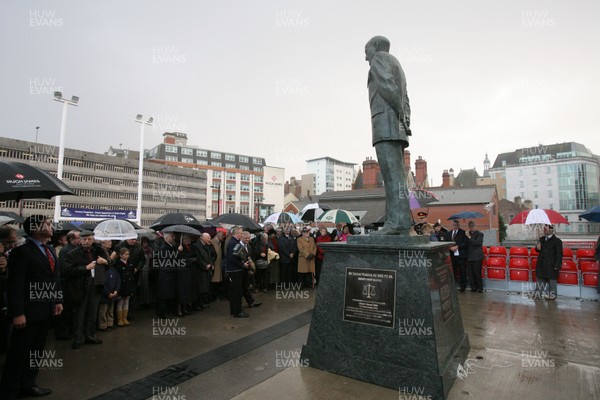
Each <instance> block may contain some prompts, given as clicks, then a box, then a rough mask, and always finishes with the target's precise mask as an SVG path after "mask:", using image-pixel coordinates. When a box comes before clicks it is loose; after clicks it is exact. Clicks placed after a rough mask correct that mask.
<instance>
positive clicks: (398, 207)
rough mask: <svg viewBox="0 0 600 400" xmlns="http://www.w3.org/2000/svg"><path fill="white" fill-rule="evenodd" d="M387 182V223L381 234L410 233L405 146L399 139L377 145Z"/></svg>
mask: <svg viewBox="0 0 600 400" xmlns="http://www.w3.org/2000/svg"><path fill="white" fill-rule="evenodd" d="M375 151H376V152H377V160H378V161H379V166H380V167H381V175H382V177H383V182H384V184H385V224H384V225H383V228H382V229H380V230H379V231H377V232H374V233H376V234H377V233H379V234H383V235H385V234H408V230H409V229H410V227H411V216H410V206H409V204H408V195H409V193H408V185H407V183H406V173H405V171H404V148H403V147H402V142H401V141H399V140H394V141H391V140H390V141H383V142H379V143H377V144H376V145H375Z"/></svg>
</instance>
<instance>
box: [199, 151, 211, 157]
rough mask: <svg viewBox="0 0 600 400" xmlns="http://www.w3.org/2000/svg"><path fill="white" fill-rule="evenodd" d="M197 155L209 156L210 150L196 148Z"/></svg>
mask: <svg viewBox="0 0 600 400" xmlns="http://www.w3.org/2000/svg"><path fill="white" fill-rule="evenodd" d="M196 156H197V157H208V151H206V150H196Z"/></svg>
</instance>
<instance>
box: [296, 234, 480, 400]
mask: <svg viewBox="0 0 600 400" xmlns="http://www.w3.org/2000/svg"><path fill="white" fill-rule="evenodd" d="M351 239H352V240H351V241H349V243H327V244H321V246H322V247H323V249H324V250H325V254H326V256H325V261H324V265H323V268H322V271H321V278H320V282H319V287H318V289H317V297H316V303H315V308H314V311H313V316H312V322H311V325H310V332H309V335H308V340H307V344H306V345H305V346H303V349H302V358H303V359H304V360H308V364H309V365H310V366H311V367H314V368H318V369H322V370H326V371H329V372H333V373H337V374H340V375H345V376H349V377H352V378H355V379H360V380H363V381H366V382H371V383H374V384H377V385H381V386H385V387H389V388H393V389H396V390H399V392H400V393H401V395H400V398H403V397H402V396H403V395H404V394H403V393H405V396H406V397H405V398H413V397H414V395H419V396H421V398H426V399H444V398H445V397H446V395H447V394H448V392H449V391H450V388H451V387H452V384H453V383H454V380H455V379H456V373H457V370H458V368H459V365H461V364H464V361H465V360H466V358H467V355H468V352H469V339H468V337H467V335H466V334H465V332H464V328H463V323H462V317H461V313H460V308H459V304H458V299H457V292H456V289H455V284H454V277H453V274H452V269H451V268H452V267H451V265H450V258H449V252H448V247H449V244H448V243H437V242H433V243H430V242H429V241H428V240H426V238H423V237H418V238H409V237H398V236H396V237H394V236H387V237H384V236H379V237H376V236H362V237H359V236H356V237H351ZM415 398H417V397H415Z"/></svg>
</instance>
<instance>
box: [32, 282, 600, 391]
mask: <svg viewBox="0 0 600 400" xmlns="http://www.w3.org/2000/svg"><path fill="white" fill-rule="evenodd" d="M275 296H276V295H275V292H270V293H268V294H259V295H256V297H257V299H258V300H261V301H264V304H263V306H261V307H260V308H258V309H250V311H249V312H250V314H251V317H250V318H247V319H234V318H231V317H229V316H228V303H226V302H217V303H214V304H213V306H212V307H211V309H209V310H206V311H203V312H199V313H195V314H192V315H191V316H186V317H184V318H178V319H175V320H174V322H172V323H171V324H172V325H169V326H165V325H162V326H160V325H158V324H157V321H158V320H157V319H155V318H154V315H153V313H152V312H151V311H150V310H146V311H141V312H138V313H137V318H136V320H135V321H134V322H133V323H132V325H131V326H130V327H128V328H119V329H116V330H113V331H109V332H100V333H99V334H98V336H99V337H100V338H101V339H102V340H104V343H103V344H102V345H98V346H94V345H84V346H83V347H82V348H81V349H79V350H77V351H74V350H72V349H71V348H70V342H58V341H54V340H53V339H51V340H50V341H49V344H48V346H47V350H50V351H56V353H55V356H54V357H55V358H56V359H57V360H61V364H62V366H61V367H60V368H58V369H46V370H43V371H42V372H41V373H40V376H39V378H38V384H39V385H40V386H43V387H50V388H52V389H53V391H54V393H53V394H52V395H51V396H49V397H46V398H48V399H61V400H62V399H65V400H66V399H88V398H91V397H95V396H99V395H102V394H105V393H107V392H109V391H111V390H112V389H114V388H118V387H121V386H123V385H126V384H128V383H130V382H133V381H136V380H139V379H143V378H145V377H147V376H148V375H150V374H152V373H155V372H157V371H161V370H164V369H166V368H167V367H169V366H172V365H174V364H178V363H182V362H184V361H186V360H189V359H192V358H194V357H198V356H200V355H203V354H205V353H207V352H209V351H211V350H214V349H219V348H222V347H221V346H223V345H227V344H228V343H232V342H234V341H235V340H237V339H241V338H246V337H249V336H248V335H251V334H253V333H257V332H258V333H261V332H265V331H267V330H269V329H271V330H273V326H274V325H276V324H277V323H279V322H280V321H283V320H288V319H290V318H293V317H295V316H299V315H300V314H302V313H303V312H305V311H307V310H310V309H311V308H312V306H313V301H314V296H313V293H312V292H311V293H310V298H309V299H301V300H282V299H276V298H275ZM459 299H460V305H461V310H462V315H463V320H464V324H465V330H466V331H467V333H468V335H469V338H470V341H471V352H470V355H469V361H468V362H467V363H466V365H465V366H464V367H465V368H464V370H462V371H460V378H459V379H457V381H456V383H455V384H454V386H453V388H452V390H451V391H450V395H449V399H540V400H541V399H544V400H551V399H565V400H566V399H568V400H577V399H582V400H588V399H600V321H599V319H600V303H598V302H591V301H583V302H582V301H579V300H574V299H566V298H559V299H558V300H557V301H556V302H546V301H543V300H536V301H534V300H530V299H527V298H523V297H521V295H517V294H511V295H506V294H504V293H498V292H486V293H484V294H476V293H469V292H467V293H461V294H460V296H459ZM153 324H154V326H153ZM175 324H176V325H175ZM308 327H309V325H304V326H302V327H300V328H299V329H295V330H293V331H291V332H287V333H285V334H284V335H283V336H278V337H277V338H276V339H274V340H271V341H269V342H268V343H265V344H264V345H261V346H260V347H257V348H255V349H253V350H250V351H247V350H245V349H243V348H241V349H240V350H239V351H240V354H241V355H239V356H238V357H236V358H234V359H231V360H230V361H225V362H223V363H222V364H220V365H218V366H216V367H214V368H212V369H210V370H208V371H206V372H204V373H201V374H199V375H197V376H193V377H190V378H189V379H187V380H185V381H182V382H180V383H177V384H176V385H175V386H174V387H173V388H170V389H169V388H166V387H164V386H161V384H160V382H158V383H147V384H148V385H150V387H149V388H148V389H149V390H151V391H150V397H148V398H152V396H151V393H152V390H153V391H154V393H155V394H156V396H155V397H154V398H155V399H161V398H162V399H167V398H169V399H179V400H195V399H230V398H235V399H261V400H268V399H281V398H292V399H295V400H300V399H361V400H363V399H399V398H402V397H401V396H400V395H399V393H398V391H397V390H391V389H387V388H383V387H378V386H375V385H371V384H368V383H365V382H360V381H356V380H353V379H350V378H346V377H343V376H339V375H335V374H330V373H327V372H324V371H320V370H316V369H312V368H306V367H305V366H304V365H303V364H302V362H301V361H300V360H299V359H298V355H299V352H300V349H301V346H302V345H303V344H304V343H305V342H306V338H307V336H308ZM182 328H185V329H182ZM239 343H242V345H243V343H244V341H243V340H242V341H240V342H239ZM407 386H409V387H410V385H407ZM104 398H109V397H108V396H104ZM113 398H114V397H113ZM408 398H414V397H408ZM424 398H427V397H424Z"/></svg>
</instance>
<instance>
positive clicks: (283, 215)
mask: <svg viewBox="0 0 600 400" xmlns="http://www.w3.org/2000/svg"><path fill="white" fill-rule="evenodd" d="M300 222H302V220H301V219H300V218H298V216H296V215H294V214H292V213H289V212H276V213H273V214H271V215H269V216H268V217H267V218H265V220H264V221H263V223H264V224H297V223H300Z"/></svg>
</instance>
